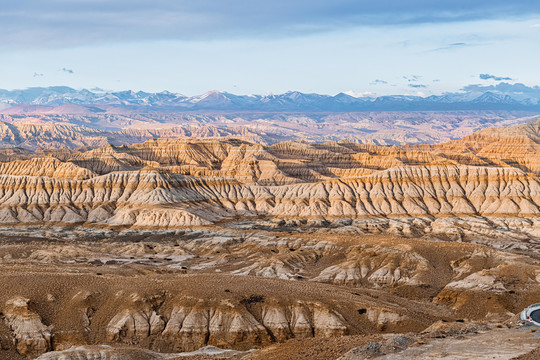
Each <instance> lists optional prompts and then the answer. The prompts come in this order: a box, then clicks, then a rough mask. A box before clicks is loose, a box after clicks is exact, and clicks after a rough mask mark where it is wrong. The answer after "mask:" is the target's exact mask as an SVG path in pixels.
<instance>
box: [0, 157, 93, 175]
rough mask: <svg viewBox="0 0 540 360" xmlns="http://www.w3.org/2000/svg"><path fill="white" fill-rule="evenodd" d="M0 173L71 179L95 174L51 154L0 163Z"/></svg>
mask: <svg viewBox="0 0 540 360" xmlns="http://www.w3.org/2000/svg"><path fill="white" fill-rule="evenodd" d="M0 174H1V175H13V176H37V177H50V178H62V179H71V180H86V179H90V178H92V177H93V176H95V174H94V173H93V172H92V171H90V170H88V169H85V168H81V167H79V166H77V165H74V164H72V163H69V162H62V161H60V160H58V159H56V158H54V157H52V156H47V157H39V158H33V159H29V160H21V161H12V162H7V163H0Z"/></svg>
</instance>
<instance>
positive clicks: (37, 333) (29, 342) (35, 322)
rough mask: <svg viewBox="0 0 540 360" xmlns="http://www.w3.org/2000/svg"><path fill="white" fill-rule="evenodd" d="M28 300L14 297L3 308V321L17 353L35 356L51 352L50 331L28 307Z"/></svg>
mask: <svg viewBox="0 0 540 360" xmlns="http://www.w3.org/2000/svg"><path fill="white" fill-rule="evenodd" d="M29 301H30V300H29V299H26V298H23V297H15V298H12V299H10V300H8V301H7V302H6V304H5V308H4V316H5V320H6V322H7V324H8V326H9V328H10V330H11V331H12V332H13V337H14V342H15V346H16V349H17V352H18V353H19V354H21V355H25V356H37V355H40V354H42V353H44V352H47V351H49V350H51V336H52V335H51V331H50V329H49V327H47V326H45V325H44V324H43V323H42V320H41V317H40V316H39V314H37V313H36V312H35V311H33V310H31V309H30V307H29Z"/></svg>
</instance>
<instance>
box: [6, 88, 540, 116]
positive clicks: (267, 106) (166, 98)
mask: <svg viewBox="0 0 540 360" xmlns="http://www.w3.org/2000/svg"><path fill="white" fill-rule="evenodd" d="M22 104H25V105H34V106H38V107H39V106H53V107H54V106H61V105H97V106H99V105H106V106H118V107H130V108H152V109H159V110H168V111H201V110H206V111H269V112H279V111H300V112H306V111H313V112H351V111H403V110H406V111H422V110H439V111H441V110H527V111H540V97H539V98H536V97H523V96H512V95H509V94H504V93H498V92H491V91H488V92H483V93H480V92H460V93H451V94H444V95H432V96H428V97H420V96H408V95H393V96H379V97H354V96H351V95H348V94H346V93H339V94H337V95H334V96H331V95H320V94H306V93H301V92H298V91H289V92H286V93H284V94H279V95H234V94H230V93H227V92H219V91H209V92H207V93H204V94H202V95H198V96H191V97H188V96H184V95H181V94H177V93H171V92H168V91H163V92H159V93H148V92H143V91H139V92H134V91H120V92H105V91H90V90H86V89H83V90H76V89H73V88H70V87H66V86H54V87H33V88H28V89H23V90H0V107H2V108H9V107H11V106H20V105H22ZM6 110H8V111H9V109H4V112H5V111H6Z"/></svg>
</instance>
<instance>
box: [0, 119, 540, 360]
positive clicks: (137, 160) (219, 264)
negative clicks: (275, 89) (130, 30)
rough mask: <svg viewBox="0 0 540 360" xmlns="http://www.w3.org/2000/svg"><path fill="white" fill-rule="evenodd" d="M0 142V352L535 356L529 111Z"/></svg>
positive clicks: (344, 359)
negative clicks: (246, 133) (374, 129)
mask: <svg viewBox="0 0 540 360" xmlns="http://www.w3.org/2000/svg"><path fill="white" fill-rule="evenodd" d="M0 161H1V162H0V289H2V290H1V291H0V315H1V321H0V359H16V360H17V359H39V360H45V359H47V360H60V359H62V360H75V359H77V360H78V359H81V360H86V359H87V360H90V359H92V360H105V359H111V360H112V359H116V360H124V359H141V360H143V359H144V360H151V359H200V360H202V359H245V360H255V359H265V360H269V359H310V360H315V359H341V360H352V359H366V358H375V357H377V358H380V359H430V358H432V359H437V358H445V359H471V358H476V359H493V358H496V359H511V358H519V359H534V358H537V356H538V351H539V350H538V347H539V346H540V341H539V339H538V337H537V333H536V332H535V331H534V330H535V329H534V328H532V327H531V326H526V325H523V324H522V323H520V321H519V318H518V314H519V312H520V311H521V310H523V308H525V307H526V306H527V305H530V304H532V303H535V302H540V180H539V176H540V120H539V119H536V120H532V121H530V122H528V123H525V124H519V125H513V126H510V127H500V128H486V129H483V130H480V131H477V132H475V133H473V134H472V135H468V136H465V137H463V138H461V139H459V140H452V141H447V142H442V143H440V144H429V145H421V144H416V145H412V144H411V145H399V146H398V145H394V146H379V145H373V144H360V143H357V142H350V141H332V142H325V143H308V142H302V141H285V142H278V143H275V144H273V145H261V144H256V143H253V142H250V141H246V140H243V139H239V138H219V139H218V138H209V139H149V140H146V141H144V142H142V143H135V144H130V145H129V144H128V145H122V146H113V145H106V146H101V147H95V148H92V149H88V148H78V149H46V150H39V151H32V150H29V149H23V148H14V147H9V148H4V149H1V150H0Z"/></svg>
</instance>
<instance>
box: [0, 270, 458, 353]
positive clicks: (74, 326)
mask: <svg viewBox="0 0 540 360" xmlns="http://www.w3.org/2000/svg"><path fill="white" fill-rule="evenodd" d="M30 275H31V276H30ZM15 279H17V280H18V281H19V283H18V284H17V285H15V286H13V287H12V288H11V289H9V290H8V291H7V292H6V293H5V294H2V295H1V296H0V300H2V301H5V306H3V308H2V309H1V310H2V312H3V313H4V314H5V318H6V322H7V324H8V325H9V328H10V331H11V333H10V336H11V337H12V338H13V339H14V343H15V350H16V351H17V353H18V354H21V355H25V356H28V357H30V356H34V357H35V356H37V355H40V354H42V353H45V352H47V351H50V350H52V349H54V350H58V351H61V350H65V349H70V348H72V347H73V346H81V345H90V344H112V345H131V346H138V347H140V348H147V349H151V350H153V351H156V352H161V353H163V352H165V353H167V352H168V353H178V352H187V351H194V350H197V349H200V348H202V347H204V346H207V345H212V346H218V347H222V348H234V349H237V350H249V349H253V348H254V347H262V346H266V345H269V344H271V343H275V342H283V341H285V340H288V339H291V338H297V339H302V338H313V337H319V338H325V337H332V336H341V335H346V334H358V333H364V332H375V331H377V326H378V324H379V323H380V322H381V321H384V322H385V323H386V324H387V325H388V326H389V328H390V329H405V328H406V329H414V330H417V331H419V330H421V329H423V328H424V327H426V326H427V325H429V324H431V323H432V322H433V321H434V319H435V317H434V314H435V312H436V306H428V307H427V308H425V309H423V310H400V309H399V307H398V306H397V305H396V304H395V300H394V299H392V297H385V298H384V299H382V298H380V299H378V300H374V299H372V298H370V297H369V296H367V295H364V294H358V295H355V296H352V295H351V294H350V291H349V290H348V289H338V290H337V291H334V290H331V285H326V284H316V283H313V284H311V285H310V286H309V287H306V286H303V285H302V284H301V283H299V282H290V281H285V280H274V279H260V278H252V277H238V276H231V275H217V274H213V275H210V274H207V275H202V274H199V275H190V276H181V275H180V276H175V277H171V276H167V275H163V274H162V275H160V274H157V273H154V274H147V276H144V277H132V278H131V279H130V280H129V281H126V280H125V279H124V280H122V281H119V280H121V278H115V277H114V276H112V277H100V276H99V275H98V276H96V275H95V274H92V273H86V274H79V275H77V274H65V275H63V276H62V275H59V274H55V273H54V272H50V273H47V274H42V275H40V274H37V273H32V274H26V275H23V276H21V275H12V276H9V275H5V276H3V277H2V279H1V280H0V282H2V284H6V283H7V282H8V281H10V280H15ZM30 282H33V284H34V288H33V289H31V288H27V289H25V288H24V287H23V286H28V285H30ZM53 284H56V285H59V286H62V288H60V287H57V288H54V286H51V285H53ZM250 292H252V293H250ZM17 293H23V294H24V293H26V294H29V293H32V295H33V297H34V299H35V300H33V301H34V302H35V306H36V308H38V309H39V311H40V312H41V313H44V314H46V315H47V316H48V320H49V321H50V323H51V326H49V327H48V326H45V325H44V324H43V323H42V320H41V317H40V315H39V314H38V312H35V311H33V310H29V309H28V299H27V298H23V297H21V295H14V294H17ZM291 293H294V297H293V296H291ZM330 294H331V296H330ZM5 299H7V300H5ZM359 308H361V309H364V310H363V312H358V311H357V309H359ZM366 309H367V310H366ZM366 311H368V313H367V314H366ZM444 315H445V316H452V315H451V313H450V312H447V311H444ZM72 350H74V349H72ZM77 352H78V351H75V353H74V354H73V355H74V356H75V355H76V354H77ZM79 352H80V353H81V356H82V355H84V352H85V351H82V350H80V351H79ZM94 352H95V355H92V356H96V358H100V356H101V358H107V357H106V355H107V351H106V349H94ZM51 356H52V354H51ZM104 356H105V357H104ZM43 358H50V357H47V356H44V357H43ZM83 358H84V357H83Z"/></svg>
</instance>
